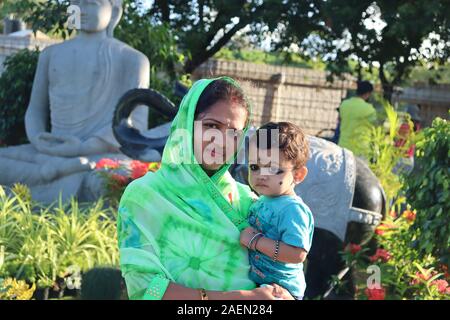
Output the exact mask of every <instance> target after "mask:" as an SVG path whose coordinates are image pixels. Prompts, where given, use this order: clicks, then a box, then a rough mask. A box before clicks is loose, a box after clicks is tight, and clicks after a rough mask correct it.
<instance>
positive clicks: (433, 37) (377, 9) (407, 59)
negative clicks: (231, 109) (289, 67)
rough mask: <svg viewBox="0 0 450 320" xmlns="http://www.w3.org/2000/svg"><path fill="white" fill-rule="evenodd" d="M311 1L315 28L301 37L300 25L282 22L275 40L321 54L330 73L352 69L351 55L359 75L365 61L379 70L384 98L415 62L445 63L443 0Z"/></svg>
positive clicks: (448, 36)
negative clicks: (284, 28)
mask: <svg viewBox="0 0 450 320" xmlns="http://www.w3.org/2000/svg"><path fill="white" fill-rule="evenodd" d="M294 2H303V1H294ZM313 5H314V12H317V14H318V15H319V17H320V18H319V19H318V22H317V23H316V24H315V29H314V32H313V33H312V34H311V35H309V36H308V37H305V34H304V30H303V28H302V26H301V25H295V24H286V26H285V27H286V32H285V33H284V34H283V35H282V40H281V41H280V43H279V46H280V45H281V46H284V47H286V46H288V45H290V44H291V43H292V42H294V43H297V44H298V46H299V47H300V50H301V51H302V52H303V53H304V54H306V55H308V54H309V55H313V56H314V55H318V56H321V57H322V58H323V59H325V60H326V61H327V62H328V69H329V70H330V71H332V72H334V73H342V72H352V71H353V70H352V68H350V64H349V61H351V60H355V61H356V62H357V65H358V67H357V68H356V70H354V73H356V74H357V75H358V76H359V77H360V78H361V77H362V70H363V69H364V67H367V68H368V69H369V71H371V72H374V73H375V72H377V73H378V78H379V79H380V82H381V84H382V86H383V89H384V93H385V98H387V99H390V98H391V94H392V89H393V87H394V86H396V85H399V84H400V83H401V82H402V80H403V79H404V78H405V77H407V76H408V75H409V73H410V72H411V70H412V69H413V67H414V66H416V65H420V64H421V63H422V61H427V63H429V62H437V63H444V62H445V61H447V60H448V58H449V56H450V49H449V48H450V46H449V42H450V19H449V18H448V17H450V1H448V0H430V1H420V0H401V1H391V0H377V1H373V0H346V1H342V0H327V1H325V0H318V1H314V4H313ZM291 20H292V19H291ZM427 42H428V43H427ZM427 47H428V49H427Z"/></svg>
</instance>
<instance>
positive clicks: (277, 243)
mask: <svg viewBox="0 0 450 320" xmlns="http://www.w3.org/2000/svg"><path fill="white" fill-rule="evenodd" d="M278 251H280V240H277V241H275V253H274V255H273V259H272V260H273V261H277V259H278Z"/></svg>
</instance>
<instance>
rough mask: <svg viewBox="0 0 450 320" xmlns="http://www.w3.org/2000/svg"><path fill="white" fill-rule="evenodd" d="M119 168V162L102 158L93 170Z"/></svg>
mask: <svg viewBox="0 0 450 320" xmlns="http://www.w3.org/2000/svg"><path fill="white" fill-rule="evenodd" d="M119 167H120V163H119V161H116V160H112V159H108V158H103V159H101V160H100V161H99V162H97V164H96V165H95V169H117V168H119Z"/></svg>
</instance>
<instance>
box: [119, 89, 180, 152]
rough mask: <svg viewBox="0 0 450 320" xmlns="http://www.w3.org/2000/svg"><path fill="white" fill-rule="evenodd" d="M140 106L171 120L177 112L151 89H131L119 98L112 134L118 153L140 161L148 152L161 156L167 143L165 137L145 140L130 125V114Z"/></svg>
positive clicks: (168, 102) (173, 106)
mask: <svg viewBox="0 0 450 320" xmlns="http://www.w3.org/2000/svg"><path fill="white" fill-rule="evenodd" d="M141 105H144V106H148V107H149V108H152V109H153V110H155V111H156V112H157V113H159V114H161V115H163V116H166V117H167V118H169V119H173V118H174V117H175V115H176V114H177V111H178V108H177V107H176V106H175V105H174V104H173V103H172V102H171V101H170V100H169V99H167V98H166V97H165V96H164V95H162V94H160V93H159V92H158V91H155V90H152V89H133V90H130V91H128V92H126V93H125V94H124V95H123V96H122V98H120V100H119V102H118V104H117V106H116V110H115V112H114V118H113V133H114V136H115V138H116V139H117V141H118V142H119V144H120V145H121V148H120V151H122V152H123V153H124V154H125V155H127V156H129V157H130V158H132V159H140V158H141V157H142V156H143V155H144V154H145V153H146V151H148V150H157V151H158V152H159V153H160V154H162V151H163V149H164V146H165V144H166V141H167V137H163V138H158V139H149V138H146V137H144V136H143V135H142V134H141V133H140V132H139V131H138V130H136V129H135V128H134V127H133V124H132V123H130V121H129V117H130V114H131V113H132V112H133V110H134V109H136V108H137V107H138V106H141Z"/></svg>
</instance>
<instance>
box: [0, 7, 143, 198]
mask: <svg viewBox="0 0 450 320" xmlns="http://www.w3.org/2000/svg"><path fill="white" fill-rule="evenodd" d="M72 4H75V5H78V6H79V7H80V9H81V29H80V30H79V31H78V34H77V36H76V37H75V38H73V39H71V40H68V41H65V42H63V43H61V44H57V45H53V46H50V47H48V48H46V49H45V50H44V51H43V52H42V53H41V54H40V57H39V62H38V66H37V70H36V75H35V78H34V83H33V90H32V94H31V99H30V104H29V106H28V109H27V111H26V115H25V127H26V133H27V136H28V139H29V141H30V142H31V144H27V145H20V146H14V147H7V148H0V184H2V185H12V184H14V183H16V182H20V183H24V184H26V185H28V186H29V187H30V189H31V193H32V196H33V198H34V199H35V200H37V201H41V202H43V203H49V202H52V201H54V200H57V199H58V196H59V193H60V192H61V195H62V198H63V200H67V199H68V198H70V197H71V196H77V197H78V198H79V200H80V201H90V200H94V199H96V197H98V196H99V194H100V193H101V190H99V188H101V185H100V184H101V182H100V181H99V177H98V175H97V174H96V173H95V172H94V171H93V170H94V168H95V163H96V161H98V160H99V159H101V158H104V157H110V158H116V159H127V157H126V156H124V155H123V154H121V153H120V151H119V144H118V142H117V141H116V139H115V138H114V136H113V132H112V117H113V112H114V108H115V106H116V104H117V102H118V101H119V99H120V98H121V96H122V95H123V94H124V93H125V92H127V91H128V90H130V89H133V88H148V86H149V75H150V65H149V61H148V59H147V57H146V56H145V55H144V54H142V53H140V52H138V51H136V50H135V49H133V48H131V47H130V46H128V45H126V44H125V43H123V42H121V41H118V40H117V39H114V38H113V30H114V28H115V27H116V26H117V24H118V23H119V20H120V18H121V16H122V1H121V0H79V1H72ZM147 117H148V110H147V108H145V107H139V108H137V109H136V110H135V111H134V112H133V114H132V116H131V121H132V122H133V126H134V127H135V128H137V129H139V130H146V129H147ZM48 130H49V131H48Z"/></svg>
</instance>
